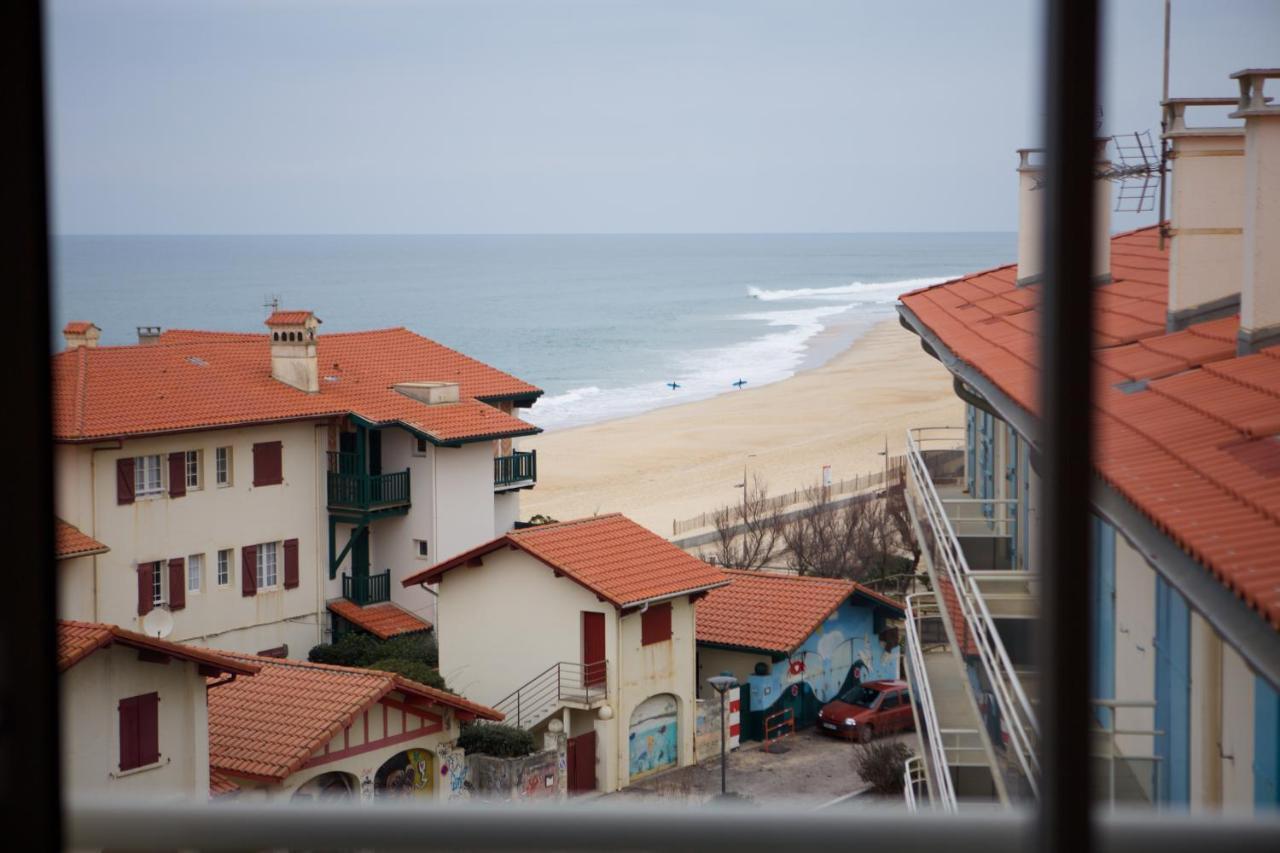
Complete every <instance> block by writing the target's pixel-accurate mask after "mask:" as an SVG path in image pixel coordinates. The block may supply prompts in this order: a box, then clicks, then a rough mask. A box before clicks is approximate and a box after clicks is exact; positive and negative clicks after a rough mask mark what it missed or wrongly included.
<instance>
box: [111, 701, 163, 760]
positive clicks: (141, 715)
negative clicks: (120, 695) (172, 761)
mask: <svg viewBox="0 0 1280 853" xmlns="http://www.w3.org/2000/svg"><path fill="white" fill-rule="evenodd" d="M119 715H120V769H121V770H133V769H134V768H136V767H146V766H147V765H148V764H155V763H156V762H157V761H159V760H160V694H158V693H144V694H143V695H141V696H130V697H129V698H127V699H121V700H120V706H119Z"/></svg>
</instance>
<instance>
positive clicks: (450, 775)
mask: <svg viewBox="0 0 1280 853" xmlns="http://www.w3.org/2000/svg"><path fill="white" fill-rule="evenodd" d="M436 757H437V758H438V759H439V762H440V782H441V784H442V785H444V786H445V790H446V791H447V792H448V793H447V797H448V798H449V799H450V800H456V799H459V798H461V797H465V796H466V784H467V760H466V754H465V753H463V751H462V750H460V749H455V748H454V747H453V746H452V745H451V744H443V743H442V744H440V746H439V747H437V748H436Z"/></svg>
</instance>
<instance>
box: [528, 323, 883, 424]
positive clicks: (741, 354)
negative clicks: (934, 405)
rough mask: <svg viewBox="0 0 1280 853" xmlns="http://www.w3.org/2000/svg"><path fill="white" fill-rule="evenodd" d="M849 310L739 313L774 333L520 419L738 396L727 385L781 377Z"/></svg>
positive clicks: (596, 416) (591, 416)
mask: <svg viewBox="0 0 1280 853" xmlns="http://www.w3.org/2000/svg"><path fill="white" fill-rule="evenodd" d="M853 307H855V304H854V303H846V304H843V305H826V306H822V307H818V308H799V309H790V310H782V311H764V312H759V313H753V314H743V315H740V316H739V319H743V320H755V321H763V322H764V323H766V324H767V325H768V326H769V327H770V328H773V329H777V331H771V332H769V333H768V334H765V335H762V336H760V337H758V338H753V339H751V340H748V341H743V342H742V343H738V344H731V345H729V346H725V347H715V348H708V349H702V350H694V351H692V352H689V353H686V354H685V355H683V356H680V357H678V358H677V359H676V361H675V363H674V365H673V366H670V367H669V369H670V370H671V373H672V375H671V376H669V377H665V378H662V379H658V380H655V381H653V382H646V383H643V384H639V385H629V386H625V387H621V388H606V389H601V388H597V387H595V386H588V387H585V388H573V389H570V390H569V391H565V392H564V393H562V394H555V395H552V396H549V397H543V398H542V399H540V400H538V402H537V403H535V404H534V406H533V408H531V409H530V410H529V412H528V414H527V415H526V416H525V419H526V420H528V421H530V422H532V423H534V424H537V425H538V426H540V427H543V428H544V429H556V428H563V427H568V426H578V425H581V424H588V423H595V422H598V421H604V420H611V419H613V418H621V417H627V416H630V415H636V414H640V413H641V412H646V411H648V410H650V409H657V408H661V407H663V406H673V405H678V404H680V403H689V402H693V401H694V400H705V399H706V398H708V397H714V396H716V395H717V394H725V393H737V392H736V390H735V389H734V387H733V384H732V383H733V382H735V381H737V380H738V379H745V380H747V383H748V384H747V388H748V389H750V388H756V387H759V386H761V385H768V384H770V383H772V382H777V381H779V380H782V379H786V378H788V377H790V376H793V375H794V374H795V372H796V370H797V369H798V368H799V367H800V365H801V364H802V363H803V362H804V358H805V351H806V348H807V345H808V343H809V342H810V340H811V339H812V338H813V337H814V336H815V335H817V334H818V333H819V332H821V331H822V330H823V328H824V323H823V321H824V320H825V319H827V318H830V317H833V316H835V315H836V314H842V313H844V312H846V311H848V310H849V309H851V308H853ZM879 316H880V312H879V311H875V312H871V313H870V314H869V315H868V317H867V321H868V323H870V322H873V321H874V320H875V319H878V317H879ZM672 380H674V381H675V382H677V383H679V385H680V388H679V389H672V388H669V387H667V384H666V383H667V382H668V381H672Z"/></svg>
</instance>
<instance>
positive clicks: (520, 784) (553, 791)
mask: <svg viewBox="0 0 1280 853" xmlns="http://www.w3.org/2000/svg"><path fill="white" fill-rule="evenodd" d="M560 758H561V754H560V751H559V750H556V749H545V750H542V751H541V752H535V753H533V754H532V755H526V756H523V757H521V758H496V757H494V756H492V755H468V756H467V788H468V790H469V791H470V795H471V797H473V798H475V799H482V800H489V801H494V802H527V801H532V800H550V801H555V800H559V799H561V798H562V797H563V795H564V793H565V773H564V771H563V770H562V768H561V765H560Z"/></svg>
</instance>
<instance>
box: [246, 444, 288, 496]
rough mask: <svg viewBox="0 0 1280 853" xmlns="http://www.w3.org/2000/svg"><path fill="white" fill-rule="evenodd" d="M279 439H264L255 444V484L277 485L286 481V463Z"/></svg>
mask: <svg viewBox="0 0 1280 853" xmlns="http://www.w3.org/2000/svg"><path fill="white" fill-rule="evenodd" d="M280 457H281V445H280V442H278V441H264V442H261V443H260V444H255V445H254V446H253V485H254V486H277V485H279V484H280V483H283V482H284V463H283V462H282V461H281V458H280Z"/></svg>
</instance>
